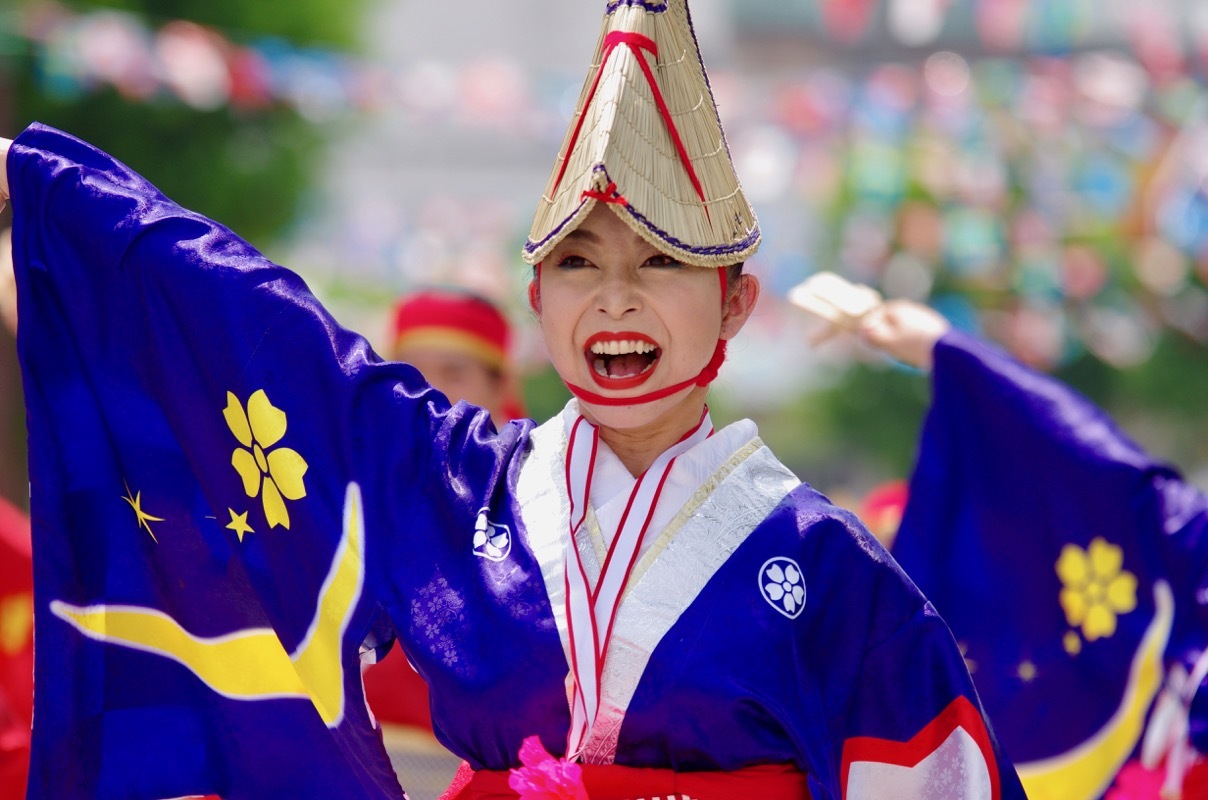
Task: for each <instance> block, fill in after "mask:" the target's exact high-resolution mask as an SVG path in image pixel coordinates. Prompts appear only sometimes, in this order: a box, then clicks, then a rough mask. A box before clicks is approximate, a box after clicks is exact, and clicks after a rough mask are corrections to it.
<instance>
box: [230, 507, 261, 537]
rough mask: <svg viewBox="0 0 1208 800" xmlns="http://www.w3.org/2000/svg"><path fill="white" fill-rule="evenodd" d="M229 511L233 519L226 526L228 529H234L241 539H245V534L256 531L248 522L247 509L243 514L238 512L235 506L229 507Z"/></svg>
mask: <svg viewBox="0 0 1208 800" xmlns="http://www.w3.org/2000/svg"><path fill="white" fill-rule="evenodd" d="M227 511H229V512H231V521H230V523H229V524H227V526H226V528H227V530H232V531H234V532H235V535H236V536H238V537H239V541H241V542H242V541H243V534H245V533H255V531H254V530H252V526H251V525H248V524H247V512H246V511H244V512H243V513H242V514H236V513H235V509H233V508H228V509H227Z"/></svg>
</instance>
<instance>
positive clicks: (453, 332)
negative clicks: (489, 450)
mask: <svg viewBox="0 0 1208 800" xmlns="http://www.w3.org/2000/svg"><path fill="white" fill-rule="evenodd" d="M511 344H512V328H511V325H510V324H508V320H507V317H505V316H504V314H503V312H502V311H501V310H500V309H499V307H498V306H496V305H495V304H494V303H492V302H491V301H489V300H487V299H486V298H484V297H479V296H478V295H475V294H472V293H470V292H468V291H466V290H463V289H457V288H451V287H443V288H427V289H422V290H419V291H416V292H414V293H412V294H409V295H406V296H405V297H403V298H402V299H400V300H399V302H398V303H397V304H396V305H395V307H394V328H393V331H392V335H391V344H390V350H389V354H390V358H392V359H393V360H395V361H402V362H405V363H407V364H410V365H411V366H413V367H415V368H416V369H418V370H419V371H420V372H422V373H423V375H424V377H425V378H426V379H427V380H428V382H429V383H431V384H432V386H433V387H435V388H436V389H438V390H439V391H441V392H443V393H444V395H445V396H446V397H448V398H449V401H450V402H453V403H456V402H457V401H458V400H465V401H466V402H467V403H469V404H470V405H475V406H478V407H479V408H485V409H486V410H487V411H489V412H491V419H492V420H493V421H494V422H495V426H496V427H502V426H503V425H504V424H506V423H508V422H510V421H511V420H514V419H523V418H524V416H525V414H524V407H523V405H522V404H521V402H520V400H519V395H518V391H517V381H516V374H515V368H514V365H513V363H512V357H511Z"/></svg>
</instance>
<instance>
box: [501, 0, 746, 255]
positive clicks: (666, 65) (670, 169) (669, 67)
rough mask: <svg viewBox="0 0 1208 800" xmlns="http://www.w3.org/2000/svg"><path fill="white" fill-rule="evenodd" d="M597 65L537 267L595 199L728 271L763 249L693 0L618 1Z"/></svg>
mask: <svg viewBox="0 0 1208 800" xmlns="http://www.w3.org/2000/svg"><path fill="white" fill-rule="evenodd" d="M592 64H593V65H592V68H591V71H590V72H589V73H588V75H587V81H586V83H585V84H584V86H583V92H582V94H580V96H579V105H578V108H577V110H576V111H575V115H574V117H573V118H572V119H571V123H570V128H569V130H568V131H567V134H566V139H565V141H564V142H563V143H562V149H561V151H560V152H559V155H558V160H557V161H556V162H554V169H553V173H552V174H551V175H550V179H549V183H548V184H547V186H546V189H545V193H544V194H543V195H542V198H541V203H540V205H539V206H538V207H537V214H536V217H535V218H534V219H533V229H532V231H531V232H530V233H529V238H528V242H527V243H526V244H525V247H524V260H525V261H527V262H528V263H529V264H537V263H540V262H541V260H542V259H543V258H545V256H546V255H547V254H548V253H549V251H550V250H551V249H553V247H554V246H555V245H557V244H558V242H559V241H561V240H562V238H563V237H564V236H566V234H568V233H570V232H571V231H573V230H574V229H575V228H576V227H578V225H579V223H580V222H581V221H582V220H583V218H584V217H586V216H587V214H588V212H589V211H591V209H592V208H593V207H594V206H595V205H596V203H600V202H604V203H608V204H609V205H610V206H611V207H612V209H613V210H614V211H616V212H617V213H618V214H619V215H620V216H621V218H622V219H624V220H625V221H626V222H627V223H628V224H629V226H630V227H632V228H633V229H634V230H635V231H637V233H638V234H639V235H641V236H642V238H644V239H645V240H646V241H648V242H650V243H651V244H652V245H653V246H655V247H657V248H658V249H659V250H661V251H663V252H665V253H668V254H671V255H674V256H676V257H678V258H679V259H680V260H681V261H683V262H684V263H686V264H692V265H695V266H700V267H721V266H728V265H730V264H736V263H738V262H740V261H743V260H745V259H746V258H747V257H748V256H750V255H751V254H753V253H754V252H755V250H756V249H757V248H758V247H759V240H760V232H759V222H758V221H757V220H756V219H755V212H754V211H752V210H751V205H750V203H748V202H747V198H746V196H745V195H743V193H742V188H741V187H740V186H739V185H738V176H737V175H735V173H734V164H733V162H732V161H731V160H730V151H729V147H728V146H727V144H726V139H725V134H724V133H723V132H722V129H721V121H720V119H719V118H718V115H717V106H716V105H715V103H714V101H713V92H712V90H711V89H710V88H709V79H708V77H707V76H706V75H705V65H704V63H703V62H702V61H701V56H700V47H699V46H698V45H697V42H696V34H695V33H694V32H693V30H692V20H691V18H690V16H689V13H688V4H687V0H663V1H661V2H660V1H658V0H610V2H608V5H607V9H606V12H605V17H604V27H603V30H602V31H601V34H600V41H599V43H598V44H597V45H596V54H595V58H594V60H593V62H592Z"/></svg>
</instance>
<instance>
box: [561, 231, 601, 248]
mask: <svg viewBox="0 0 1208 800" xmlns="http://www.w3.org/2000/svg"><path fill="white" fill-rule="evenodd" d="M563 238H566V239H583V240H584V241H588V242H595V243H597V244H598V243H599V242H601V241H602V240H601V239H600V237H599V236H597V235H596V234H595V233H593V232H591V231H585V230H583V229H582V228H575V229H574V230H573V231H571V232H570V233H568V234H566V236H565V237H563Z"/></svg>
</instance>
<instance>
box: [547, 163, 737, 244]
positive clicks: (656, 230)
mask: <svg viewBox="0 0 1208 800" xmlns="http://www.w3.org/2000/svg"><path fill="white" fill-rule="evenodd" d="M591 171H592V174H595V173H601V174H603V175H604V180H606V181H607V182H609V183H612V177H611V176H610V175H609V174H608V168H607V167H605V166H604V165H603V164H596V165H595V166H594V167H592V170H591ZM588 199H589V198H586V197H585V198H583V199H582V200H580V201H579V205H577V206H575V210H574V211H572V212H571V213H570V214H569V215H568V216H567V217H566V219H564V220H562V222H560V223H558V225H557V226H556V227H555V228H554V229H553V230H552V231H550V232H549V234H548V235H547V236H546V237H545V238H544V239H542V240H541V241H539V242H534V241H533V240H531V239H529V240H528V241H526V242H525V243H524V252H526V253H529V254H530V255H531V254H532V253H535V252H537V251H538V250H540V249H541V248H543V247H545V245H546V244H547V243H548V242H549V240H550V239H554V238H556V237H558V236H559V234H561V232H562V229H563V228H565V227H566V226H567V225H568V224H570V221H571V220H572V219H574V218H575V217H576V216H578V215H579V212H580V211H581V210H582V209H583V204H584V203H586V202H587V201H588ZM625 210H626V211H628V212H629V215H630V216H631V217H633V218H634V219H635V220H637V221H638V222H640V223H642V225H644V226H645V227H646V230H648V231H650V232H651V233H653V234H654V235H655V236H657V237H658V238H659V241H663V242H666V243H667V244H669V245H671V246H672V247H674V248H676V249H678V250H683V251H684V252H687V253H695V254H696V255H701V256H724V255H728V254H730V253H740V252H742V251H743V250H746V249H747V248H748V247H750V246H751V245H753V244H755V243H756V242H757V241H759V237H760V230H759V220H758V219H756V220H755V227H754V228H752V229H751V232H750V233H748V234H747V236H746V238H744V239H741V240H739V241H738V242H736V243H734V244H718V245H711V246H709V247H693V246H692V245H690V244H687V243H685V242H681V241H680V240H679V239H676V238H675V237H674V236H672V235H671V234H670V233H668V232H667V231H665V230H663V229H662V228H660V227H658V226H657V225H655V224H654V223H653V222H651V221H650V220H649V219H648V218H647V217H646V216H645V215H644V214H643V213H642V212H640V211H638V210H637V209H635V208H634V207H633V205H632V204H630V203H629V202H628V201H626V202H625Z"/></svg>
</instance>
